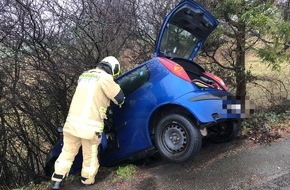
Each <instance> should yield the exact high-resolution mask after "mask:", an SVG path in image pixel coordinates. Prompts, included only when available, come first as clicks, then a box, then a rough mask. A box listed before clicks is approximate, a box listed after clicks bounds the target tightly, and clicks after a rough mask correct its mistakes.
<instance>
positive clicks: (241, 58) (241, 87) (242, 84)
mask: <svg viewBox="0 0 290 190" xmlns="http://www.w3.org/2000/svg"><path fill="white" fill-rule="evenodd" d="M245 28H246V27H245V23H243V22H241V23H239V27H238V32H237V56H236V68H235V72H236V85H237V86H236V96H239V97H241V98H242V100H243V99H244V97H245V96H246V92H247V91H246V90H247V89H246V84H247V80H246V68H245V57H246V50H245V46H246V39H245V33H246V31H245Z"/></svg>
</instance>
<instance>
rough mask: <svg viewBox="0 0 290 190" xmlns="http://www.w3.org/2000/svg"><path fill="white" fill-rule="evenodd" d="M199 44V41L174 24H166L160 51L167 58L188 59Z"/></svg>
mask: <svg viewBox="0 0 290 190" xmlns="http://www.w3.org/2000/svg"><path fill="white" fill-rule="evenodd" d="M199 42H200V39H199V38H197V37H195V36H194V35H193V34H191V33H190V32H188V31H186V30H184V29H182V28H180V27H178V26H176V25H174V24H167V26H166V29H165V32H164V34H163V36H162V43H161V47H160V51H161V52H162V53H164V55H166V56H168V57H179V58H184V59H188V58H189V57H190V55H191V53H192V51H193V49H194V48H195V47H196V45H197V43H199Z"/></svg>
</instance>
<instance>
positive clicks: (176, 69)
mask: <svg viewBox="0 0 290 190" xmlns="http://www.w3.org/2000/svg"><path fill="white" fill-rule="evenodd" d="M158 60H159V61H160V62H161V63H162V64H163V65H164V66H165V67H166V68H167V69H168V70H169V71H170V72H171V73H173V74H174V75H176V76H178V77H180V78H182V79H183V80H186V81H188V82H191V80H190V78H189V76H188V75H187V73H186V72H185V70H184V69H183V67H181V66H180V65H179V64H177V63H175V62H174V61H171V60H170V59H166V58H162V57H158Z"/></svg>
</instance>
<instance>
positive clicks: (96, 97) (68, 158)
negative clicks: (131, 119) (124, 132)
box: [51, 56, 125, 189]
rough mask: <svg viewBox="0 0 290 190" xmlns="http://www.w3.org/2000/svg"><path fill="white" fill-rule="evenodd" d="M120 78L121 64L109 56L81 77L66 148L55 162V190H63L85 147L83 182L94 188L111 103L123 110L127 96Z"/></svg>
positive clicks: (65, 131)
mask: <svg viewBox="0 0 290 190" xmlns="http://www.w3.org/2000/svg"><path fill="white" fill-rule="evenodd" d="M119 74H120V64H119V61H118V60H117V59H116V58H115V57H113V56H108V57H106V58H104V59H103V60H102V61H101V62H100V63H98V65H97V67H96V68H95V69H91V70H89V71H86V72H84V73H83V74H81V75H80V77H79V80H78V85H77V88H76V91H75V93H74V96H73V99H72V102H71V105H70V109H69V113H68V116H67V118H66V122H65V125H64V127H63V148H62V152H61V154H60V155H59V157H58V159H57V160H56V162H55V166H54V168H55V171H54V173H53V175H52V177H51V180H52V189H60V183H61V181H62V180H63V179H64V178H65V177H66V175H68V173H69V171H70V168H71V165H72V163H73V161H74V158H75V156H76V155H77V153H78V151H79V148H80V147H81V146H82V154H83V164H82V171H81V182H82V183H83V184H84V185H91V184H93V183H94V182H95V176H96V174H97V172H98V168H99V161H98V146H99V144H100V142H101V133H102V132H103V129H104V119H106V110H107V107H108V106H109V105H110V100H112V101H113V102H114V103H115V104H117V105H119V106H121V105H122V104H123V102H124V99H125V98H124V94H123V91H122V90H121V88H120V86H119V85H118V84H117V83H115V82H114V79H113V77H116V76H118V75H119Z"/></svg>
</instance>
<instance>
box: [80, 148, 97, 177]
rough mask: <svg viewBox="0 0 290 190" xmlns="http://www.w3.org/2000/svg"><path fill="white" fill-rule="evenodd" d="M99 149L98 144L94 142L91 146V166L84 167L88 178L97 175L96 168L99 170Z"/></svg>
mask: <svg viewBox="0 0 290 190" xmlns="http://www.w3.org/2000/svg"><path fill="white" fill-rule="evenodd" d="M97 151H98V146H97V145H96V144H93V145H92V146H91V155H92V156H91V160H90V166H89V167H83V171H84V172H85V173H86V174H87V175H88V176H86V178H92V177H94V176H95V173H96V170H97V168H96V167H97V159H98V158H97V156H95V155H97Z"/></svg>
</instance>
